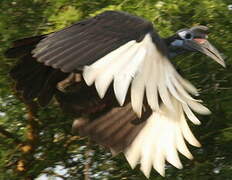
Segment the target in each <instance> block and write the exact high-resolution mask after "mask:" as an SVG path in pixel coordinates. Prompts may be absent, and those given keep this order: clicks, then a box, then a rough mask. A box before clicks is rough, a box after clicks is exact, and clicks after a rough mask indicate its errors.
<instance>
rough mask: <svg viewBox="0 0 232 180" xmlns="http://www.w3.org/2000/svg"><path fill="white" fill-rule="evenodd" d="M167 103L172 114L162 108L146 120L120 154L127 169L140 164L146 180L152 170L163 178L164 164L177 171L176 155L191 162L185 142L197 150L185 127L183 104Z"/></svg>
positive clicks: (173, 100) (194, 140)
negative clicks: (170, 107) (172, 109)
mask: <svg viewBox="0 0 232 180" xmlns="http://www.w3.org/2000/svg"><path fill="white" fill-rule="evenodd" d="M171 100H172V102H173V105H174V107H175V109H176V112H172V111H171V110H169V109H168V108H167V106H165V105H164V104H162V105H161V106H160V110H159V111H157V112H153V113H152V115H151V116H150V117H149V118H148V119H147V121H146V124H145V126H144V128H143V129H142V130H141V131H140V133H139V134H138V136H137V137H136V138H135V140H134V141H133V143H132V144H131V145H130V146H129V147H128V148H127V149H126V151H125V152H124V153H125V156H126V158H127V160H128V162H129V163H130V165H131V167H132V168H134V167H135V166H136V165H137V164H138V163H140V165H141V166H140V168H141V171H143V173H144V174H145V176H146V177H147V178H148V177H149V174H150V171H151V168H152V166H153V168H154V169H155V170H156V171H157V172H158V173H160V174H161V175H162V176H164V175H165V161H168V162H169V163H170V164H172V165H173V166H175V167H176V168H179V169H181V168H182V164H181V162H180V159H179V156H178V152H180V153H181V154H183V155H184V156H186V157H187V158H189V159H192V158H193V156H192V154H191V153H190V151H189V150H188V148H187V146H186V143H185V141H187V142H188V143H189V144H191V145H193V146H196V147H200V146H201V145H200V143H199V142H198V141H197V139H196V138H195V137H194V135H193V134H192V132H191V130H190V128H189V126H188V124H187V120H186V118H185V114H184V112H185V111H184V108H183V104H181V103H180V102H179V101H178V100H176V99H175V98H172V99H171Z"/></svg>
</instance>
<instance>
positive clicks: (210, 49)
mask: <svg viewBox="0 0 232 180" xmlns="http://www.w3.org/2000/svg"><path fill="white" fill-rule="evenodd" d="M185 47H186V48H188V49H189V50H192V51H199V52H201V53H203V54H205V55H207V56H209V57H211V58H212V59H213V60H215V61H216V62H217V63H219V64H220V65H222V66H223V67H226V64H225V62H224V60H223V58H222V56H221V55H220V53H219V52H218V50H217V49H216V48H215V47H214V46H213V45H212V44H210V42H209V41H208V40H207V39H201V38H194V39H192V40H187V41H185Z"/></svg>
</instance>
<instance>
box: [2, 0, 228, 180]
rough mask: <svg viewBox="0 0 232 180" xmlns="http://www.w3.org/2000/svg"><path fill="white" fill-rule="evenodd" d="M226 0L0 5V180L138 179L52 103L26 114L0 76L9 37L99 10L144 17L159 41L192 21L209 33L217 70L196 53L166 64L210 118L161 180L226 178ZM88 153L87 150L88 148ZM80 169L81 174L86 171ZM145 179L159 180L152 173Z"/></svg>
mask: <svg viewBox="0 0 232 180" xmlns="http://www.w3.org/2000/svg"><path fill="white" fill-rule="evenodd" d="M229 3H231V0H201V1H199V0H165V1H164V0H163V1H158V0H111V1H110V0H56V1H53V0H1V1H0V180H18V179H19V180H21V179H22V180H23V179H24V180H30V179H36V178H38V179H67V180H76V179H77V180H81V179H84V178H85V179H103V180H104V179H105V180H107V179H112V180H113V179H124V180H126V179H131V180H141V179H145V177H144V176H143V174H142V173H141V172H140V171H139V167H137V168H136V169H135V170H131V169H130V167H129V166H128V163H127V162H126V160H125V159H124V157H123V156H122V155H121V156H117V157H114V158H112V157H111V156H110V153H109V152H108V151H107V150H105V149H104V148H102V147H98V146H94V145H91V146H90V145H86V140H85V139H81V138H80V137H78V136H72V134H71V133H70V129H71V124H72V118H71V117H69V116H67V115H64V114H63V113H62V112H61V111H60V110H59V108H58V107H57V105H56V104H55V103H54V104H51V105H50V106H49V107H47V108H44V109H37V112H36V113H34V114H32V113H29V112H31V111H30V110H28V107H26V106H25V105H24V104H22V103H21V102H20V101H19V100H18V99H17V98H16V96H15V93H14V91H13V90H12V86H13V82H12V80H11V79H10V78H9V75H8V72H9V70H10V69H11V67H12V66H13V65H14V63H15V60H12V59H6V58H4V57H3V52H4V51H5V50H6V48H8V47H9V46H10V43H11V42H12V41H13V40H16V39H19V38H23V37H27V36H33V35H37V34H42V33H48V32H51V31H55V30H58V29H61V28H63V27H65V26H67V25H70V24H72V23H73V22H75V21H78V20H80V19H83V18H86V17H89V16H94V15H96V14H98V13H101V12H103V11H105V10H123V11H127V12H130V13H132V14H136V15H139V16H142V17H144V18H147V19H148V20H150V21H152V22H153V23H154V26H155V27H156V29H157V30H158V32H159V33H160V35H162V36H168V35H171V34H172V33H174V32H175V31H176V30H178V29H180V28H185V27H191V26H193V25H196V24H202V25H207V26H208V27H209V28H210V31H211V34H210V41H211V42H212V43H213V44H214V45H215V46H216V47H217V48H218V49H219V50H220V52H223V54H224V56H225V58H226V64H227V68H226V69H223V68H222V67H220V66H219V65H217V64H216V63H214V62H213V61H212V60H211V59H209V58H206V57H205V56H203V55H200V54H194V55H188V56H183V57H180V58H178V59H175V60H174V61H175V62H174V63H175V64H176V66H177V68H178V69H180V70H181V72H182V74H184V76H185V77H186V78H187V79H189V80H190V81H191V82H192V83H193V84H195V85H196V86H197V87H198V88H199V89H200V90H201V99H203V100H204V102H205V104H207V106H208V107H209V108H210V109H211V111H212V115H210V116H202V117H200V119H201V120H202V125H201V126H198V127H192V129H193V130H194V132H195V134H196V136H197V137H198V139H199V140H200V141H201V142H202V145H203V147H202V148H200V149H195V148H192V147H191V150H192V152H193V154H194V156H195V159H194V160H193V161H189V160H186V159H185V158H183V157H182V161H183V162H184V169H183V170H177V169H175V168H174V167H172V166H170V165H167V171H166V179H177V180H181V179H204V180H205V179H206V180H207V179H210V180H211V179H225V180H226V179H228V180H229V179H231V178H232V66H231V64H232V11H229V10H228V5H229ZM89 149H90V150H89ZM86 171H88V173H87V172H86ZM151 179H157V180H158V179H162V178H161V177H160V176H159V175H158V174H157V173H156V172H155V171H152V177H151Z"/></svg>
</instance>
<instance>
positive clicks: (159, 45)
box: [33, 11, 209, 177]
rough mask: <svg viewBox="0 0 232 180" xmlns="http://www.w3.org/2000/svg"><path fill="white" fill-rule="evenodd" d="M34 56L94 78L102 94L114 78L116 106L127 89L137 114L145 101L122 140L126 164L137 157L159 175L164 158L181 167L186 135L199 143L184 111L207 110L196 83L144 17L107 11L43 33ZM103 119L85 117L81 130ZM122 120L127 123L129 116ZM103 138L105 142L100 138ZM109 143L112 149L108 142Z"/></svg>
mask: <svg viewBox="0 0 232 180" xmlns="http://www.w3.org/2000/svg"><path fill="white" fill-rule="evenodd" d="M33 57H34V58H35V59H36V60H37V61H39V62H42V63H44V64H45V65H47V66H50V67H52V68H55V69H59V70H62V71H63V72H68V73H72V72H74V73H75V72H76V71H78V72H82V75H83V77H84V80H85V82H86V84H87V85H92V84H95V87H96V90H97V92H98V94H99V96H100V97H101V98H103V97H104V95H105V93H106V91H107V89H108V88H109V86H110V84H112V83H113V90H114V94H115V96H116V98H117V100H118V102H119V104H120V105H121V106H123V104H124V101H125V98H126V96H127V94H129V93H128V90H129V89H130V95H131V98H130V99H131V107H130V110H133V111H134V112H135V113H136V114H137V116H138V117H141V116H142V111H143V109H145V110H146V108H144V102H147V104H148V105H149V107H150V109H151V110H152V113H150V114H151V115H150V117H149V118H148V119H147V120H146V121H145V122H143V124H142V125H140V126H138V127H139V128H138V131H139V132H138V133H137V134H138V135H136V137H133V138H130V142H131V143H129V144H127V146H126V147H124V146H123V151H124V153H125V155H126V158H127V160H128V161H129V163H130V165H131V166H132V167H135V166H136V164H138V163H140V164H141V170H142V171H143V172H144V174H145V175H146V176H147V177H148V176H149V173H150V170H151V167H152V166H153V167H154V168H155V169H156V170H157V171H158V172H159V173H160V174H161V175H164V164H165V160H167V161H168V162H170V163H171V164H173V165H174V166H175V167H177V168H181V167H182V165H181V163H180V160H179V157H178V153H177V151H179V152H180V153H182V154H183V155H185V156H186V157H188V158H192V155H191V153H190V152H189V150H188V149H187V146H186V144H185V140H186V141H187V142H188V143H190V144H192V145H194V146H199V145H200V144H199V143H198V141H197V140H196V139H195V137H194V136H193V134H192V133H191V131H190V129H189V127H188V124H187V122H186V117H187V118H188V119H189V120H191V121H192V122H193V123H194V124H199V123H200V122H199V120H198V119H197V118H196V116H195V115H194V114H193V112H192V110H193V111H195V112H197V113H200V114H207V113H209V110H208V109H207V108H205V107H204V106H203V105H201V104H200V103H199V101H197V100H195V99H193V98H192V97H191V96H190V95H189V93H191V94H197V90H196V88H194V87H193V86H192V85H191V84H190V83H189V82H188V81H186V80H185V79H183V78H182V77H181V76H180V75H179V74H178V73H177V72H176V70H175V69H174V67H173V65H172V64H171V63H170V61H169V60H168V57H167V52H166V46H165V44H164V42H163V41H162V39H160V37H159V36H158V35H157V34H156V33H155V31H154V29H153V27H152V24H151V23H149V22H148V21H146V20H144V19H141V18H138V17H136V16H132V15H129V14H126V13H123V12H115V11H107V12H105V13H102V14H100V15H98V16H96V17H94V18H91V19H88V20H85V21H82V22H79V23H77V24H74V25H72V26H70V27H68V28H66V29H63V30H61V31H58V32H55V33H52V34H50V35H48V36H47V37H45V38H44V39H43V40H41V41H40V42H39V43H38V45H37V46H36V48H35V49H34V50H33ZM145 95H146V98H144V96H145ZM86 99H87V100H88V98H86ZM125 108H126V107H125ZM112 111H113V112H114V110H112ZM132 115H133V114H132ZM107 117H108V116H107ZM121 118H123V117H121ZM116 119H119V117H118V118H115V120H116ZM132 119H135V117H134V115H133V117H132ZM103 121H104V122H105V119H104V118H103V120H102V119H101V118H100V119H97V120H96V121H95V122H94V121H93V122H91V123H90V124H88V123H87V125H86V127H82V128H83V129H82V131H83V133H84V134H86V135H89V134H91V132H90V131H91V127H99V126H101V122H103ZM112 121H113V120H112V119H111V121H110V123H109V124H111V123H112V124H114V125H116V124H115V123H117V122H116V121H115V122H112ZM125 122H126V124H128V120H125ZM110 127H111V126H107V128H110ZM117 127H118V126H117ZM131 128H133V126H131V124H130V123H129V129H131ZM98 129H103V130H104V128H98ZM125 129H127V128H125ZM117 130H120V129H117ZM136 131H137V130H136ZM104 132H105V131H101V132H100V133H104ZM109 132H111V131H109ZM125 132H130V131H125ZM97 133H98V131H96V132H94V135H95V136H97V135H98V134H97ZM131 137H132V136H131ZM108 138H109V137H108ZM93 139H94V138H93ZM95 139H96V137H95ZM123 139H124V138H121V139H120V141H123ZM97 140H98V142H99V141H101V138H97ZM100 143H101V142H100ZM117 143H118V142H117ZM102 144H107V143H106V142H105V141H103V140H102ZM122 144H123V143H122ZM124 144H125V143H124ZM109 146H110V145H109ZM110 148H111V149H112V151H114V147H113V146H112V147H111V146H110ZM116 151H117V150H116Z"/></svg>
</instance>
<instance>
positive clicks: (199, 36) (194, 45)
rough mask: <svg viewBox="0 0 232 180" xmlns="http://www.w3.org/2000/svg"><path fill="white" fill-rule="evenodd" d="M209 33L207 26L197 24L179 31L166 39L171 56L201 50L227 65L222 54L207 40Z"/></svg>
mask: <svg viewBox="0 0 232 180" xmlns="http://www.w3.org/2000/svg"><path fill="white" fill-rule="evenodd" d="M207 33H208V28H207V27H206V26H195V27H192V28H190V29H181V30H179V31H177V32H176V34H175V35H173V36H171V37H169V38H167V39H166V43H167V45H168V49H169V56H170V58H173V57H175V56H177V55H179V54H183V53H186V52H201V53H203V54H205V55H207V56H209V57H211V58H212V59H213V60H215V61H216V62H218V63H219V64H221V65H222V66H223V67H225V62H224V60H223V58H222V56H221V55H220V53H219V52H218V50H217V49H216V48H215V47H214V46H213V45H211V44H210V42H209V41H208V40H207V37H208V36H207Z"/></svg>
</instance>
